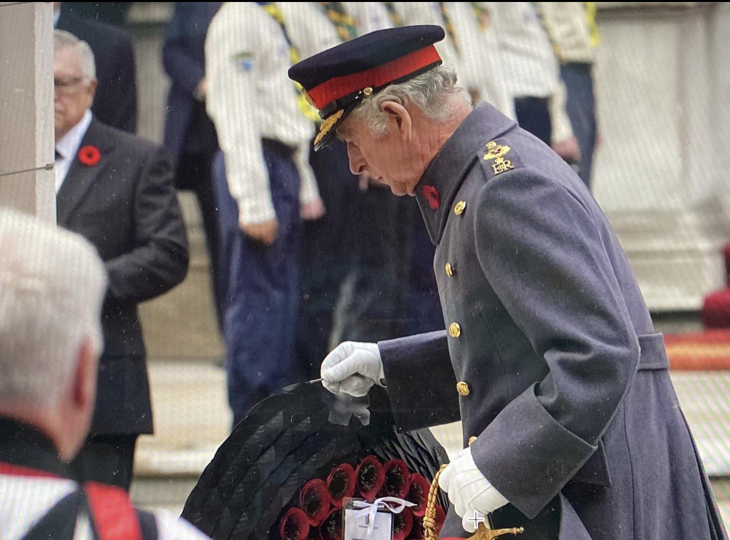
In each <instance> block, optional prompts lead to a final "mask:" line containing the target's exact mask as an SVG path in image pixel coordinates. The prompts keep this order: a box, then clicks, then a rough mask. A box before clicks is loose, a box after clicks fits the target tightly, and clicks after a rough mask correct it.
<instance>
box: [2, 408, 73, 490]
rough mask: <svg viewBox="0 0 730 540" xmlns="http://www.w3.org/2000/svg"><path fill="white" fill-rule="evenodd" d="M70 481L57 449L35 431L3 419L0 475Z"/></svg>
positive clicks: (15, 421)
mask: <svg viewBox="0 0 730 540" xmlns="http://www.w3.org/2000/svg"><path fill="white" fill-rule="evenodd" d="M12 471H18V472H19V473H20V475H21V476H52V477H61V478H68V477H70V473H69V469H68V466H67V465H66V464H64V463H63V462H62V461H61V458H60V457H59V455H58V451H57V450H56V447H55V445H54V444H53V442H51V440H50V439H49V438H48V437H47V436H46V435H45V434H43V433H42V432H41V431H39V430H38V429H36V428H35V427H33V426H31V425H29V424H24V423H22V422H19V421H17V420H14V419H12V418H8V417H4V416H0V473H2V472H4V473H8V472H12Z"/></svg>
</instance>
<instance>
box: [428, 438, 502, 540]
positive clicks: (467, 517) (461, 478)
mask: <svg viewBox="0 0 730 540" xmlns="http://www.w3.org/2000/svg"><path fill="white" fill-rule="evenodd" d="M439 485H440V486H441V489H443V490H444V491H446V492H447V493H448V494H449V500H450V501H451V504H453V505H454V510H456V513H457V514H459V517H461V526H462V527H463V528H464V530H465V531H466V532H468V533H473V532H475V531H476V530H477V526H478V525H479V522H480V520H481V519H486V517H487V514H491V513H492V512H494V511H495V510H498V509H499V508H502V507H503V506H504V505H506V504H508V503H509V501H508V500H507V499H505V498H504V496H503V495H502V494H501V493H500V492H499V491H497V489H496V488H495V487H494V486H493V485H492V484H490V483H489V480H487V479H486V478H484V475H483V474H482V473H481V472H480V471H479V469H478V468H477V465H476V463H474V458H472V457H471V448H466V449H464V450H462V451H461V452H459V454H458V455H457V456H456V458H455V459H454V461H452V462H451V463H450V464H449V465H448V466H447V467H446V469H444V472H442V473H441V476H440V477H439Z"/></svg>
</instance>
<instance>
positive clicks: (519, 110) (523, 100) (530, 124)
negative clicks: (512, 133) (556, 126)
mask: <svg viewBox="0 0 730 540" xmlns="http://www.w3.org/2000/svg"><path fill="white" fill-rule="evenodd" d="M515 113H516V114H517V123H519V124H520V127H521V128H522V129H524V130H525V131H529V132H530V133H532V134H533V135H534V136H535V137H537V138H538V139H540V140H541V141H542V142H544V143H545V144H547V145H548V146H550V139H551V137H552V130H553V124H552V121H551V120H550V107H549V101H548V100H547V99H546V98H537V97H518V98H515Z"/></svg>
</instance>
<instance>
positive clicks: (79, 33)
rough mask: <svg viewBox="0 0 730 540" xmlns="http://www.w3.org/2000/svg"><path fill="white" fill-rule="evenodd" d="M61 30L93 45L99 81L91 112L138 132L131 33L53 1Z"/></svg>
mask: <svg viewBox="0 0 730 540" xmlns="http://www.w3.org/2000/svg"><path fill="white" fill-rule="evenodd" d="M53 7H54V13H55V14H54V17H55V19H54V21H55V27H56V28H57V29H58V30H65V31H67V32H70V33H72V34H73V35H74V36H76V37H77V38H79V39H80V40H82V41H85V42H86V43H88V44H89V46H90V47H91V50H92V51H93V52H94V57H95V58H96V65H97V73H96V79H97V81H98V85H97V88H96V96H95V97H94V104H93V106H92V107H91V112H92V113H93V114H94V117H95V118H96V119H97V120H99V122H101V123H102V124H106V125H107V126H111V127H113V128H117V129H121V130H123V131H128V132H129V133H136V132H137V74H136V70H135V64H134V49H133V48H132V40H131V39H129V36H128V35H127V34H125V33H124V32H122V31H121V30H119V29H118V28H116V27H114V26H112V25H110V24H104V23H100V22H97V21H92V20H90V19H87V18H84V17H79V16H78V15H75V14H74V13H72V12H71V10H70V9H68V8H66V7H62V6H61V2H54V3H53Z"/></svg>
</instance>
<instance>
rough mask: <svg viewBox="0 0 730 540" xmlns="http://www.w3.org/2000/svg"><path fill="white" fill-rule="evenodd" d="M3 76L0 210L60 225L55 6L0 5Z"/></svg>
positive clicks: (0, 78)
mask: <svg viewBox="0 0 730 540" xmlns="http://www.w3.org/2000/svg"><path fill="white" fill-rule="evenodd" d="M0 73H2V76H0V206H8V207H11V208H15V209H17V210H21V211H24V212H27V213H30V214H33V215H35V216H37V217H39V218H41V219H43V220H45V221H49V222H55V220H56V193H55V180H54V174H53V161H54V158H53V156H54V151H53V76H52V73H53V4H52V3H51V2H20V3H18V2H0Z"/></svg>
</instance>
